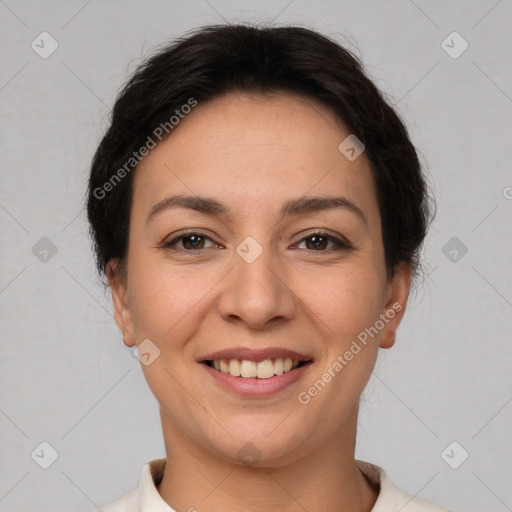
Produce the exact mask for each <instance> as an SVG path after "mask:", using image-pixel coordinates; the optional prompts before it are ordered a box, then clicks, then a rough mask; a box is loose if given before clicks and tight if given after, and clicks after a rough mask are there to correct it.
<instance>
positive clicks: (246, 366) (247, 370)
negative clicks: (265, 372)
mask: <svg viewBox="0 0 512 512" xmlns="http://www.w3.org/2000/svg"><path fill="white" fill-rule="evenodd" d="M256 373H257V370H256V363H255V362H254V361H246V360H245V359H244V360H243V361H242V362H241V363H240V375H241V376H242V377H246V378H247V377H256Z"/></svg>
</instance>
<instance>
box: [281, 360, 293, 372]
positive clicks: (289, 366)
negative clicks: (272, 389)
mask: <svg viewBox="0 0 512 512" xmlns="http://www.w3.org/2000/svg"><path fill="white" fill-rule="evenodd" d="M292 366H293V361H292V360H291V359H290V358H289V357H287V358H286V359H285V360H284V363H283V370H284V371H285V372H289V371H290V370H291V369H292Z"/></svg>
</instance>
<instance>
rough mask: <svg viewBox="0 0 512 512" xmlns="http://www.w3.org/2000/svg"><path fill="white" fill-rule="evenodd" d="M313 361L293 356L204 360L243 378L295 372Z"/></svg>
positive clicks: (216, 367) (226, 372) (214, 366)
mask: <svg viewBox="0 0 512 512" xmlns="http://www.w3.org/2000/svg"><path fill="white" fill-rule="evenodd" d="M312 362H313V360H312V359H310V360H300V359H293V358H291V357H284V358H283V357H277V358H267V359H263V360H260V361H252V360H249V359H236V358H231V359H206V360H204V361H202V363H203V364H205V365H207V366H209V367H210V368H213V369H214V370H217V371H218V372H221V373H224V374H226V375H231V376H232V377H239V378H241V379H254V378H257V379H270V378H272V377H275V376H279V375H283V374H284V373H290V372H294V371H295V370H297V369H298V368H301V367H302V366H306V365H308V364H311V363H312Z"/></svg>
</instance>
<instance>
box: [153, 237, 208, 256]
mask: <svg viewBox="0 0 512 512" xmlns="http://www.w3.org/2000/svg"><path fill="white" fill-rule="evenodd" d="M207 240H210V241H212V240H211V238H209V237H207V236H204V235H201V234H199V233H187V234H185V235H181V236H179V237H176V238H174V239H173V240H171V241H170V242H164V244H163V247H164V248H166V249H173V248H175V246H177V245H178V244H179V243H180V242H181V244H182V246H181V247H179V246H178V247H177V250H181V251H189V252H193V251H200V250H202V249H208V247H205V242H206V241H207Z"/></svg>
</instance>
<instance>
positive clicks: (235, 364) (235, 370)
mask: <svg viewBox="0 0 512 512" xmlns="http://www.w3.org/2000/svg"><path fill="white" fill-rule="evenodd" d="M240 373H241V369H240V361H239V360H238V359H231V360H230V361H229V374H230V375H233V376H235V377H240Z"/></svg>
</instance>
